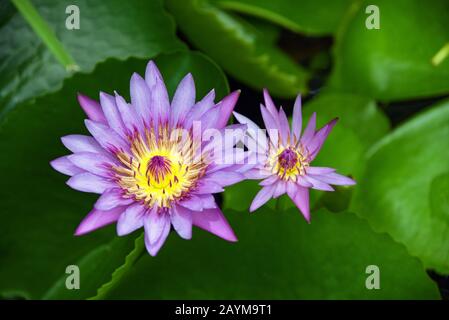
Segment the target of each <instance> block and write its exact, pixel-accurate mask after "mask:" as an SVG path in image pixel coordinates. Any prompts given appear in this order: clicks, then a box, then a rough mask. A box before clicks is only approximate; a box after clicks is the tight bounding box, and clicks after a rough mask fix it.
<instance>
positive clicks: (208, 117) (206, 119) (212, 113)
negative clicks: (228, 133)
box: [198, 106, 220, 132]
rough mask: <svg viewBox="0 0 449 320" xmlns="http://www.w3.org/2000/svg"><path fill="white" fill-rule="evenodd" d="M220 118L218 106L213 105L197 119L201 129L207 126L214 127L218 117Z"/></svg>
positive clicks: (207, 127)
mask: <svg viewBox="0 0 449 320" xmlns="http://www.w3.org/2000/svg"><path fill="white" fill-rule="evenodd" d="M219 118H220V108H219V107H217V106H215V107H213V108H211V109H209V110H207V111H206V112H205V113H204V114H203V115H202V116H201V118H200V119H199V120H198V121H199V122H200V123H201V131H202V132H204V130H206V129H209V128H216V127H217V126H216V125H217V122H218V119H219Z"/></svg>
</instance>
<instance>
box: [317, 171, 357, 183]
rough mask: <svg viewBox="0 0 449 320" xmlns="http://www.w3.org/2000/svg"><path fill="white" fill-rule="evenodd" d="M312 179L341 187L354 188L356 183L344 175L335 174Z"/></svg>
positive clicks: (326, 174)
mask: <svg viewBox="0 0 449 320" xmlns="http://www.w3.org/2000/svg"><path fill="white" fill-rule="evenodd" d="M312 177H313V178H315V179H318V180H321V181H323V182H326V183H330V184H335V185H340V186H352V185H354V184H355V183H356V182H355V181H354V180H353V179H351V178H348V177H346V176H343V175H340V174H338V173H335V172H330V173H323V174H320V175H313V176H312Z"/></svg>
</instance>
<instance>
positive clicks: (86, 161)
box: [67, 152, 117, 178]
mask: <svg viewBox="0 0 449 320" xmlns="http://www.w3.org/2000/svg"><path fill="white" fill-rule="evenodd" d="M67 158H68V159H69V160H70V161H71V162H72V163H73V164H74V165H75V166H77V167H78V168H81V169H83V170H85V171H87V172H90V173H93V174H96V175H98V176H102V177H105V178H109V177H111V173H112V172H111V168H112V166H113V165H117V163H116V161H115V160H113V159H111V158H110V157H107V156H105V155H103V154H98V153H93V152H78V153H74V154H72V155H70V156H68V157H67Z"/></svg>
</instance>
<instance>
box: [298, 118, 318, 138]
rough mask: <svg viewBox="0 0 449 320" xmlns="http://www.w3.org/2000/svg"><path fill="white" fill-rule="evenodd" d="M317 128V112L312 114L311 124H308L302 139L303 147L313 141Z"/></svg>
mask: <svg viewBox="0 0 449 320" xmlns="http://www.w3.org/2000/svg"><path fill="white" fill-rule="evenodd" d="M315 128H316V112H314V113H313V114H312V116H311V117H310V120H309V122H308V123H307V126H306V129H305V130H304V132H303V134H302V137H301V143H302V144H303V145H307V144H309V142H310V140H312V138H313V136H314V134H315Z"/></svg>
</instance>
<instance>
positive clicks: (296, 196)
mask: <svg viewBox="0 0 449 320" xmlns="http://www.w3.org/2000/svg"><path fill="white" fill-rule="evenodd" d="M287 194H288V196H289V197H290V199H292V201H293V202H294V203H295V205H296V206H297V207H298V209H299V210H300V211H301V213H302V215H303V216H304V218H305V219H306V221H307V222H310V205H309V189H308V188H304V187H300V186H296V187H294V188H292V187H291V185H289V186H288V188H287Z"/></svg>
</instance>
